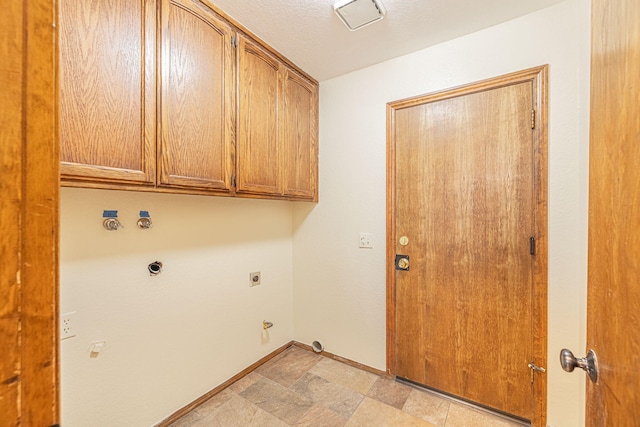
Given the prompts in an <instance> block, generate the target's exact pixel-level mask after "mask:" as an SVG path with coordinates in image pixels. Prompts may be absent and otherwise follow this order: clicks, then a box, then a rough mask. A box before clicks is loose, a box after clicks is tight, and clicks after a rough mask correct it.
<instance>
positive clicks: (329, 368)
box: [309, 358, 379, 394]
mask: <svg viewBox="0 0 640 427" xmlns="http://www.w3.org/2000/svg"><path fill="white" fill-rule="evenodd" d="M309 372H311V373H312V374H314V375H317V376H319V377H322V378H324V379H327V380H329V381H331V382H334V383H336V384H341V385H343V386H345V387H349V388H350V389H352V390H355V391H357V392H358V393H360V394H367V392H368V391H369V389H370V388H371V386H372V385H373V383H375V382H376V380H377V379H378V378H379V377H378V375H375V374H372V373H371V372H366V371H363V370H361V369H358V368H354V367H353V366H349V365H347V364H344V363H341V362H338V361H336V360H332V359H329V358H323V359H322V360H320V361H319V362H318V363H316V365H315V366H314V367H313V368H311V369H310V370H309Z"/></svg>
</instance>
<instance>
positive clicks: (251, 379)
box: [228, 371, 264, 393]
mask: <svg viewBox="0 0 640 427" xmlns="http://www.w3.org/2000/svg"><path fill="white" fill-rule="evenodd" d="M262 378H264V377H263V376H262V375H260V374H259V373H257V372H255V371H254V372H250V373H249V374H247V375H246V376H244V377H242V378H240V379H239V380H238V381H236V382H235V383H233V384H231V385H230V386H229V387H228V388H229V390H231V391H233V392H235V393H242V392H243V391H245V390H246V389H247V388H248V387H249V386H251V385H253V384H254V383H255V382H256V381H259V380H261V379H262Z"/></svg>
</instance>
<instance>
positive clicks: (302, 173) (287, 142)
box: [278, 68, 318, 201]
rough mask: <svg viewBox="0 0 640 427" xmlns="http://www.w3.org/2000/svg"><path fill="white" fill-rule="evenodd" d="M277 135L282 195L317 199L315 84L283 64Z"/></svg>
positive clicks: (316, 109) (316, 90) (316, 92)
mask: <svg viewBox="0 0 640 427" xmlns="http://www.w3.org/2000/svg"><path fill="white" fill-rule="evenodd" d="M278 111H279V114H280V138H281V141H282V159H283V162H284V163H283V168H282V190H283V194H284V195H285V196H289V197H297V198H301V199H305V200H314V201H317V200H318V86H317V85H316V84H313V83H312V82H310V81H309V80H307V79H305V78H304V77H302V76H300V75H299V74H298V73H296V72H295V71H293V70H291V69H289V68H285V71H284V74H283V79H282V104H281V106H280V108H279V110H278Z"/></svg>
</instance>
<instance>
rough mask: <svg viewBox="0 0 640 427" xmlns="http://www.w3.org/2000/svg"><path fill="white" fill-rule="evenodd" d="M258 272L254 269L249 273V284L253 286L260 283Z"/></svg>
mask: <svg viewBox="0 0 640 427" xmlns="http://www.w3.org/2000/svg"><path fill="white" fill-rule="evenodd" d="M260 280H261V277H260V272H259V271H256V272H254V273H249V286H250V287H253V286H258V285H259V284H260Z"/></svg>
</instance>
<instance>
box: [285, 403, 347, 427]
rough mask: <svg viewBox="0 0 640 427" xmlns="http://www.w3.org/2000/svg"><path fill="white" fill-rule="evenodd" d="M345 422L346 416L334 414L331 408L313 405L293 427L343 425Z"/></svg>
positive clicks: (333, 426)
mask: <svg viewBox="0 0 640 427" xmlns="http://www.w3.org/2000/svg"><path fill="white" fill-rule="evenodd" d="M346 422H347V418H346V417H343V416H342V415H340V414H336V413H335V412H333V411H332V410H331V409H328V408H325V407H324V406H321V405H314V406H313V407H312V408H311V409H309V410H308V411H307V413H306V414H304V416H303V417H302V418H301V419H300V421H298V422H297V423H295V424H294V427H343V426H344V425H345V423H346Z"/></svg>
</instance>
